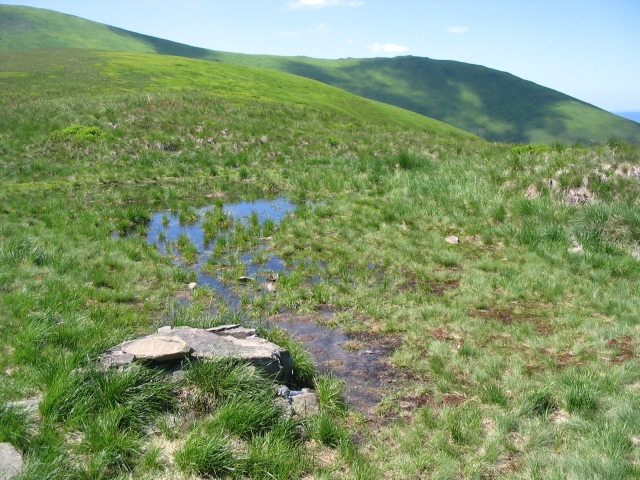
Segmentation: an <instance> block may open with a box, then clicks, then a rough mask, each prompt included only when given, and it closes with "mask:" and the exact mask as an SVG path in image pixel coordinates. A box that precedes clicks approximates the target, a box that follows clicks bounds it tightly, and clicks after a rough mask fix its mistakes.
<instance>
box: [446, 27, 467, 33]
mask: <svg viewBox="0 0 640 480" xmlns="http://www.w3.org/2000/svg"><path fill="white" fill-rule="evenodd" d="M468 31H469V29H468V28H467V27H449V28H447V32H448V33H467V32H468Z"/></svg>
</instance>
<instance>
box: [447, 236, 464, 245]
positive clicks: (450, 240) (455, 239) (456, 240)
mask: <svg viewBox="0 0 640 480" xmlns="http://www.w3.org/2000/svg"><path fill="white" fill-rule="evenodd" d="M444 241H445V242H447V243H449V244H451V245H458V244H459V243H460V239H459V238H458V237H456V236H455V235H452V236H451V237H447V238H445V239H444Z"/></svg>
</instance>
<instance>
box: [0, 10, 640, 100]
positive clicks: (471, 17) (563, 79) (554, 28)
mask: <svg viewBox="0 0 640 480" xmlns="http://www.w3.org/2000/svg"><path fill="white" fill-rule="evenodd" d="M2 3H8V4H15V5H28V6H33V7H40V8H49V9H52V10H57V11H60V12H64V13H69V14H73V15H78V16H80V17H84V18H88V19H91V20H95V21H98V22H102V23H106V24H109V25H114V26H117V27H121V28H125V29H127V30H133V31H136V32H140V33H145V34H148V35H154V36H157V37H162V38H167V39H170V40H174V41H178V42H183V43H187V44H190V45H195V46H199V47H205V48H211V49H215V50H225V51H232V52H242V53H265V54H273V55H308V56H312V57H320V58H343V57H374V56H397V55H416V56H425V57H430V58H435V59H446V60H458V61H461V62H467V63H474V64H479V65H485V66H487V67H491V68H495V69H498V70H504V71H507V72H510V73H513V74H514V75H517V76H519V77H522V78H525V79H527V80H531V81H534V82H536V83H539V84H541V85H544V86H547V87H550V88H553V89H556V90H559V91H561V92H564V93H567V94H569V95H572V96H574V97H577V98H579V99H581V100H584V101H587V102H589V103H591V104H593V105H596V106H598V107H601V108H604V109H605V110H610V111H640V0H607V1H604V0H580V1H577V0H508V1H507V0H483V1H479V0H475V1H472V0H448V1H443V0H438V1H432V0H422V1H419V0H393V1H391V0H260V1H258V0H19V1H4V2H2Z"/></svg>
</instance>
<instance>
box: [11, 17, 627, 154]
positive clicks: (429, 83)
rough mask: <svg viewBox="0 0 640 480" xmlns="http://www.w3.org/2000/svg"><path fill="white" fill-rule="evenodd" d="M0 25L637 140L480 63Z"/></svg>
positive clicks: (56, 41)
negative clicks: (261, 50)
mask: <svg viewBox="0 0 640 480" xmlns="http://www.w3.org/2000/svg"><path fill="white" fill-rule="evenodd" d="M0 25H2V26H3V27H4V28H5V29H6V31H7V32H11V33H10V34H7V35H4V36H2V37H0V51H5V50H6V51H9V50H25V49H41V48H73V49H78V48H82V49H97V50H114V51H128V52H139V53H159V54H163V55H178V56H181V57H190V58H197V59H203V60H209V61H214V62H223V63H226V64H232V65H239V66H244V67H249V66H250V67H259V68H263V69H268V70H275V71H279V72H287V73H293V74H295V75H299V76H302V77H307V78H311V79H314V80H318V81H320V82H323V83H324V84H328V85H332V86H334V87H338V88H341V89H343V90H345V91H347V92H350V93H353V94H356V95H359V96H361V97H365V98H369V99H373V100H376V101H379V102H383V103H386V104H389V105H395V106H398V107H401V108H404V109H406V110H410V111H412V112H416V113H419V114H421V115H426V116H427V117H431V118H435V119H438V120H440V121H443V122H446V123H448V124H451V125H454V126H456V127H458V128H460V129H462V130H466V131H468V132H471V133H473V134H474V135H480V136H482V137H483V138H487V139H491V140H500V141H516V142H535V143H547V144H553V143H554V142H556V141H560V142H564V143H573V142H596V143H604V142H605V141H606V140H607V139H608V138H609V137H611V136H613V135H615V136H618V137H620V138H623V139H625V140H627V141H632V142H635V143H638V142H640V126H639V125H638V124H637V123H635V122H632V121H630V120H627V119H624V118H621V117H618V116H616V115H613V114H611V113H608V112H605V111H603V110H600V109H599V108H596V107H593V106H591V105H589V104H587V103H584V102H582V101H579V100H577V99H575V98H572V97H569V96H567V95H564V94H562V93H560V92H557V91H554V90H551V89H549V88H545V87H543V86H540V85H536V84H534V83H532V82H529V81H526V80H523V79H520V78H518V77H515V76H513V75H510V74H508V73H505V72H500V71H497V70H493V69H490V68H486V67H483V66H479V65H470V64H465V63H461V62H455V61H447V60H432V59H429V58H420V57H412V56H404V57H397V58H371V59H340V60H322V59H314V58H307V57H278V56H268V55H246V54H236V53H229V52H219V51H214V50H207V49H203V48H197V47H191V46H188V45H183V44H180V43H175V42H170V41H167V40H163V39H159V38H155V37H150V36H146V35H140V34H137V33H133V32H129V31H126V30H122V29H119V28H115V27H110V26H107V25H102V24H100V23H96V22H90V21H87V20H84V19H81V18H77V17H73V16H70V15H64V14H60V13H57V12H53V11H50V10H43V9H34V8H27V7H16V6H9V5H3V6H0ZM5 75H10V76H8V77H7V79H10V80H16V79H17V78H19V76H20V75H27V76H28V72H27V71H26V70H12V71H11V70H10V71H9V72H7V73H6V74H5ZM191 80H195V79H193V78H192V79H191ZM195 81H197V80H195ZM227 88H229V86H227ZM316 88H318V87H316ZM360 118H361V119H364V117H360ZM334 125H336V126H337V128H341V129H349V128H350V125H353V123H352V122H350V121H343V122H336V123H335V124H334ZM325 138H326V141H327V142H328V143H329V144H332V145H334V146H337V145H338V144H339V143H338V142H337V140H338V139H337V138H336V137H335V136H333V135H327V136H326V137H325Z"/></svg>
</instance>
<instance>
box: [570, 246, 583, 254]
mask: <svg viewBox="0 0 640 480" xmlns="http://www.w3.org/2000/svg"><path fill="white" fill-rule="evenodd" d="M583 251H584V248H582V247H581V246H580V245H578V246H577V247H572V248H570V249H569V253H582V252H583Z"/></svg>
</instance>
